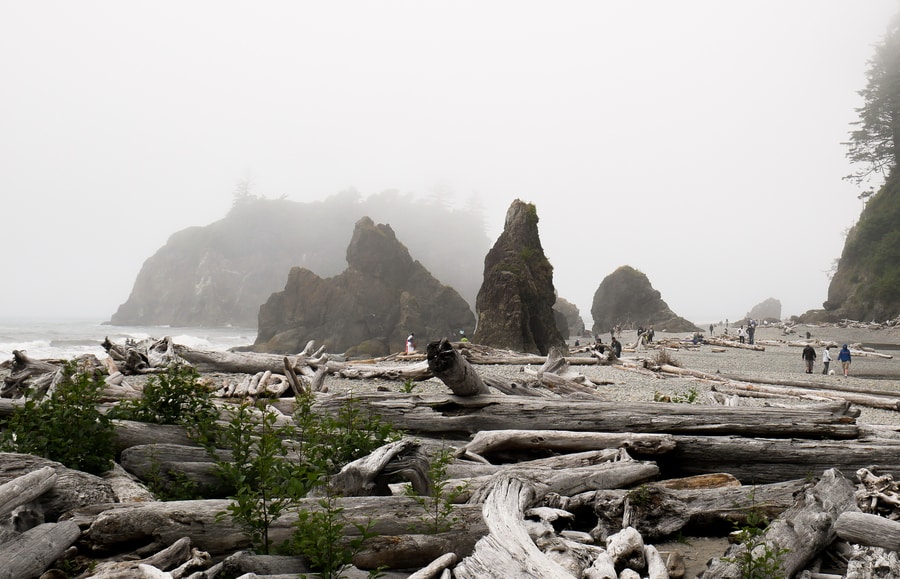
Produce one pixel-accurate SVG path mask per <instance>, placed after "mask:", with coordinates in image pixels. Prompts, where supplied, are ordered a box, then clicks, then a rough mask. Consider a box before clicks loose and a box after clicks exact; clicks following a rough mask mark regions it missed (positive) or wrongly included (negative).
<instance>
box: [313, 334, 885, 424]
mask: <svg viewBox="0 0 900 579" xmlns="http://www.w3.org/2000/svg"><path fill="white" fill-rule="evenodd" d="M721 331H722V328H721V327H719V328H717V329H716V335H721ZM807 331H809V332H810V340H811V341H812V342H814V345H815V344H816V343H818V344H824V343H826V342H831V343H834V344H837V348H835V349H832V357H833V358H835V361H833V362H832V363H831V369H833V370H835V374H834V375H828V376H825V375H822V373H821V372H822V364H821V357H822V353H821V351H822V346H821V345H816V353H817V355H818V358H817V360H816V364H815V368H814V373H813V374H807V373H806V369H805V366H804V364H803V360H802V359H801V357H800V352H801V350H802V346H801V345H797V344H800V343H802V342H805V341H806V332H807ZM730 332H731V334H732V335H733V334H734V329H733V328H732V329H731V330H730ZM688 337H689V335H688V334H672V335H668V334H665V333H663V332H657V333H656V341H657V342H661V341H663V342H668V343H671V344H672V345H673V346H680V347H673V348H667V350H666V352H667V354H668V355H669V356H670V357H671V358H673V359H674V361H675V365H677V366H680V367H682V368H686V369H690V370H698V371H701V372H705V373H709V374H717V373H721V374H727V375H741V376H748V377H759V378H767V379H778V380H793V381H800V382H808V383H810V384H811V385H813V386H815V385H820V384H821V385H827V384H830V383H836V384H841V383H845V384H852V385H854V386H857V387H864V388H867V389H874V390H889V391H895V392H897V395H898V398H900V362H898V360H897V359H896V358H894V359H885V358H880V357H874V356H865V357H864V356H854V358H853V362H852V364H851V366H850V376H849V377H847V378H845V377H844V376H843V375H842V371H841V368H840V363H839V362H837V361H836V358H837V351H838V350H839V349H840V346H841V345H842V344H844V343H847V344H850V345H851V347H852V346H853V345H854V344H856V345H863V346H871V345H876V346H875V348H876V351H878V352H880V353H883V354H888V355H893V354H895V353H896V354H900V331H898V330H896V329H886V330H878V331H873V330H859V329H844V328H836V327H831V326H822V327H818V326H799V327H797V328H796V329H795V332H794V333H792V334H785V333H784V331H783V330H782V329H780V328H759V329H758V330H757V332H756V342H757V344H761V345H764V347H765V350H764V351H754V350H748V349H741V348H720V347H715V346H709V345H701V346H699V347H684V346H682V344H683V343H684V342H683V340H685V339H687V338H688ZM635 338H636V334H635V332H633V331H631V332H628V331H626V332H623V335H622V338H621V341H622V343H623V344H625V345H626V351H625V352H623V355H622V361H623V362H625V363H629V362H630V363H639V362H641V360H656V358H657V356H658V355H659V353H658V350H657V349H656V348H655V347H654V348H645V349H643V350H640V351H638V352H634V351H629V350H628V349H627V345H628V344H631V343H634V342H635ZM573 343H574V340H571V341H570V346H571V345H572V344H573ZM792 343H793V344H794V345H791V344H792ZM722 350H724V351H722ZM385 365H389V366H397V365H398V363H397V362H391V363H388V364H385ZM627 365H631V364H623V365H621V366H598V365H572V366H571V368H572V370H574V371H575V372H578V373H580V374H583V375H584V376H585V377H587V378H588V379H590V380H591V381H592V382H595V383H599V384H601V385H600V386H598V390H600V391H601V392H602V393H603V394H604V398H606V399H608V400H610V401H622V402H651V401H653V400H654V398H655V397H656V396H657V394H658V395H663V396H669V397H682V398H683V397H685V396H688V395H690V394H692V393H693V392H696V394H697V403H701V404H702V403H706V400H707V399H706V394H707V392H709V390H710V388H711V387H712V386H713V385H714V384H713V383H712V382H709V381H704V380H697V379H694V378H688V377H672V376H663V375H662V374H655V375H648V373H647V372H637V371H633V370H629V369H626V368H625V366H627ZM475 368H476V370H477V371H478V373H479V375H481V376H482V377H488V376H491V377H495V378H499V379H502V380H505V381H522V380H523V379H524V371H525V370H526V369H530V370H537V368H538V366H517V365H505V364H497V365H477V366H476V367H475ZM326 384H327V385H328V387H329V390H330V391H331V392H342V391H345V390H348V389H352V390H353V391H354V392H370V391H374V390H386V391H391V392H401V391H403V384H402V383H401V382H397V381H390V380H380V379H366V380H346V379H338V378H334V377H329V378H328V380H327V381H326ZM413 392H414V393H417V394H423V393H447V392H448V390H447V388H446V386H444V384H443V383H442V382H441V381H440V380H438V379H436V378H432V379H430V380H425V381H421V382H417V383H415V386H414V389H413ZM772 402H777V403H779V404H791V403H797V404H799V403H808V402H807V401H801V400H797V399H777V400H776V399H762V398H743V399H742V403H744V404H747V405H762V404H769V403H772ZM859 409H860V412H861V414H860V417H859V418H858V419H857V421H858V422H860V423H865V424H884V425H900V412H895V411H890V410H882V409H872V408H864V407H860V408H859Z"/></svg>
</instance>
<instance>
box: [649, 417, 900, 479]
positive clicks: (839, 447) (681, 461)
mask: <svg viewBox="0 0 900 579" xmlns="http://www.w3.org/2000/svg"><path fill="white" fill-rule="evenodd" d="M741 408H742V407H741ZM675 442H676V448H675V450H674V451H672V452H670V453H667V454H664V455H660V456H658V457H654V460H656V462H657V464H658V465H659V468H660V471H661V472H662V476H663V478H672V477H683V476H691V475H696V474H705V473H710V472H727V473H730V474H732V475H734V476H735V477H737V478H738V479H739V480H740V481H741V482H743V483H744V484H766V483H773V482H780V481H785V480H792V479H800V478H807V477H809V476H811V475H812V476H814V473H817V472H822V471H824V470H826V469H829V468H837V469H839V470H841V471H843V472H856V471H857V470H858V469H860V468H873V467H874V468H875V469H877V470H878V472H883V473H886V474H891V475H893V476H895V477H897V478H900V464H898V463H897V455H898V453H900V441H897V440H877V439H873V440H865V441H862V440H845V441H834V440H801V439H785V438H742V437H731V436H680V435H677V436H675Z"/></svg>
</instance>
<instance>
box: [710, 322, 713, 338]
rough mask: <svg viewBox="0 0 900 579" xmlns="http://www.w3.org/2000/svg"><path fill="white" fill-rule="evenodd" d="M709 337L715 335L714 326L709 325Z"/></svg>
mask: <svg viewBox="0 0 900 579" xmlns="http://www.w3.org/2000/svg"><path fill="white" fill-rule="evenodd" d="M709 335H710V336H712V335H713V325H712V324H710V325H709Z"/></svg>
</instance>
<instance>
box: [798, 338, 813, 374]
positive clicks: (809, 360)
mask: <svg viewBox="0 0 900 579" xmlns="http://www.w3.org/2000/svg"><path fill="white" fill-rule="evenodd" d="M801 356H802V357H803V361H804V362H806V373H807V374H812V370H813V362H815V361H816V350H815V349H814V348H813V347H812V346H810V345H809V344H807V345H806V347H805V348H803V353H802V354H801Z"/></svg>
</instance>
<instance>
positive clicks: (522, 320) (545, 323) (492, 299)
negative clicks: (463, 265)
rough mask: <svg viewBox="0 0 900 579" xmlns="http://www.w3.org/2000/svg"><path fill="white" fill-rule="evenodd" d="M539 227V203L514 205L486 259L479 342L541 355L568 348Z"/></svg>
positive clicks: (480, 294)
mask: <svg viewBox="0 0 900 579" xmlns="http://www.w3.org/2000/svg"><path fill="white" fill-rule="evenodd" d="M537 224H538V215H537V209H536V208H535V206H534V205H533V204H531V203H524V202H523V201H520V200H518V199H516V200H515V201H513V203H512V205H510V207H509V210H507V212H506V223H505V224H504V226H503V233H501V234H500V237H499V238H498V239H497V242H496V243H495V244H494V247H492V248H491V250H490V251H489V252H488V254H487V256H486V257H485V259H484V282H483V283H482V285H481V289H480V290H479V291H478V297H477V298H476V301H475V309H476V314H477V317H478V324H477V326H476V329H475V335H474V336H473V337H472V339H473V341H475V342H476V343H479V344H484V345H487V346H492V347H495V348H505V349H510V350H515V351H517V352H531V353H537V354H541V355H547V354H548V353H549V351H550V348H553V347H560V348H563V349H565V348H566V342H565V339H563V336H562V334H560V332H559V329H558V328H557V327H556V321H555V318H554V314H553V304H554V303H555V302H556V290H555V289H554V288H553V266H552V265H550V262H549V261H548V260H547V258H546V256H545V255H544V249H543V247H542V246H541V239H540V237H539V236H538V227H537Z"/></svg>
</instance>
